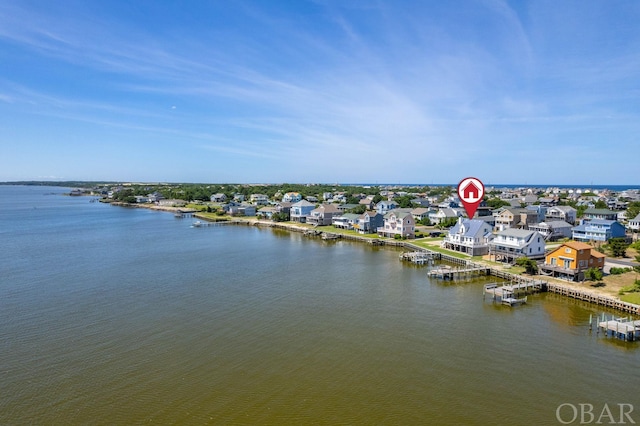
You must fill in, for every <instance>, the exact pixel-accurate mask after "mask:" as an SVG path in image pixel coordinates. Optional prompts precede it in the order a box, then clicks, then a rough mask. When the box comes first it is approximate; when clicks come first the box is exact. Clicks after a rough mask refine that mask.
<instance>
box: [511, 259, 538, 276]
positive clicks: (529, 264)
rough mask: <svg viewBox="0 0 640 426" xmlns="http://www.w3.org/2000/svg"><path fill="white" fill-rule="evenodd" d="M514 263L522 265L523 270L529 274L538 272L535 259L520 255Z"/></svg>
mask: <svg viewBox="0 0 640 426" xmlns="http://www.w3.org/2000/svg"><path fill="white" fill-rule="evenodd" d="M516 265H518V266H522V267H524V270H525V272H526V273H527V274H529V275H534V274H537V273H538V264H537V263H536V261H535V260H533V259H529V258H528V257H526V256H525V257H520V258H518V259H517V260H516Z"/></svg>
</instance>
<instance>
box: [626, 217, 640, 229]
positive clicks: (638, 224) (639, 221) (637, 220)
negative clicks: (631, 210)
mask: <svg viewBox="0 0 640 426" xmlns="http://www.w3.org/2000/svg"><path fill="white" fill-rule="evenodd" d="M627 228H629V229H632V230H634V231H640V213H638V216H636V217H634V218H633V219H631V220H630V221H629V224H628V225H627Z"/></svg>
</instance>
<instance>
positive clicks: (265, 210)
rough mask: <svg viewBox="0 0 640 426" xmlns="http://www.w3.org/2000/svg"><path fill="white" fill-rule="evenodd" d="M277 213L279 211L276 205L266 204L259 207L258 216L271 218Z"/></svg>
mask: <svg viewBox="0 0 640 426" xmlns="http://www.w3.org/2000/svg"><path fill="white" fill-rule="evenodd" d="M275 213H277V211H276V208H275V206H264V207H260V209H258V211H257V212H256V216H258V217H259V218H263V219H271V218H272V217H273V215H274V214H275Z"/></svg>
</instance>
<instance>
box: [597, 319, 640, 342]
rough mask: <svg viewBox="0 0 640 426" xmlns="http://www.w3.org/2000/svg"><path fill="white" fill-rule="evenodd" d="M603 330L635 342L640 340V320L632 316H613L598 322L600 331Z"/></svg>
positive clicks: (621, 338)
mask: <svg viewBox="0 0 640 426" xmlns="http://www.w3.org/2000/svg"><path fill="white" fill-rule="evenodd" d="M600 330H602V331H603V332H604V333H605V334H606V335H607V336H613V337H617V338H618V339H620V340H626V341H628V342H633V341H637V340H640V320H635V321H634V320H633V319H631V318H612V319H610V320H606V319H605V320H603V321H600V322H598V331H600Z"/></svg>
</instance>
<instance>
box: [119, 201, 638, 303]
mask: <svg viewBox="0 0 640 426" xmlns="http://www.w3.org/2000/svg"><path fill="white" fill-rule="evenodd" d="M108 204H111V205H114V206H118V207H132V208H146V209H149V210H155V211H162V212H169V213H174V214H175V213H179V212H181V213H185V212H187V213H189V214H192V215H193V217H194V218H197V219H200V220H204V221H206V222H211V223H215V222H226V223H229V224H232V225H244V226H259V227H264V228H275V229H282V230H285V231H289V232H298V233H309V234H311V232H309V231H312V232H313V235H315V236H320V235H322V234H325V233H326V234H330V235H331V239H343V240H347V241H355V242H360V243H364V244H371V245H379V246H390V247H401V248H405V249H409V250H413V251H425V252H431V253H437V254H438V255H439V256H441V257H444V259H443V260H445V261H447V262H453V263H457V264H462V265H468V264H474V265H481V266H482V267H485V268H486V269H487V270H489V271H490V274H489V275H490V276H495V277H500V278H504V279H509V280H514V281H541V282H543V283H544V286H545V291H547V292H551V293H555V294H559V295H563V296H566V297H569V298H573V299H576V300H581V301H585V302H588V303H591V304H595V305H597V306H604V307H607V308H611V309H616V310H619V311H622V312H625V313H631V314H635V315H640V305H637V304H634V303H630V302H625V301H622V300H620V298H619V297H615V296H612V295H610V294H607V293H605V292H603V291H599V290H598V289H597V288H593V289H585V288H583V287H581V286H580V285H579V284H578V283H570V282H567V281H561V280H556V279H551V280H550V279H549V278H548V277H545V278H544V279H542V278H536V277H540V276H539V275H538V276H524V275H521V274H514V273H512V272H508V271H504V270H502V268H498V267H496V265H493V264H489V263H487V262H484V261H473V260H472V259H471V257H468V258H466V259H465V258H461V257H455V256H453V255H449V254H446V253H442V252H441V251H434V250H430V249H428V248H426V247H422V246H420V245H417V244H413V243H412V242H410V241H409V240H395V239H390V238H377V237H376V238H373V237H366V236H359V235H351V234H345V233H342V232H327V231H323V230H317V229H314V228H313V227H310V226H304V225H299V224H293V223H290V222H272V221H270V220H261V219H257V218H240V217H235V218H231V219H227V218H228V216H226V217H225V218H224V219H221V220H213V219H212V218H211V217H209V216H206V215H203V214H202V212H198V211H197V210H195V209H187V208H184V207H183V208H181V207H170V206H157V205H143V204H129V203H122V202H112V203H108ZM372 235H375V234H372Z"/></svg>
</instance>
